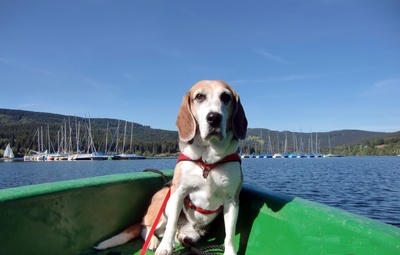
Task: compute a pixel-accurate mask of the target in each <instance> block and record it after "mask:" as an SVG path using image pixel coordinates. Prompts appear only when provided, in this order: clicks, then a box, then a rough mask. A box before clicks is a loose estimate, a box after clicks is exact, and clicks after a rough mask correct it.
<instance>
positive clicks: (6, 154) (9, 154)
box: [3, 144, 14, 159]
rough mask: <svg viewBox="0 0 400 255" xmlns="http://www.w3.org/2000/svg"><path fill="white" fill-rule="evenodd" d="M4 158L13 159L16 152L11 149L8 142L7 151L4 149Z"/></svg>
mask: <svg viewBox="0 0 400 255" xmlns="http://www.w3.org/2000/svg"><path fill="white" fill-rule="evenodd" d="M3 158H4V159H13V158H14V153H13V151H12V149H11V146H10V144H7V147H6V149H5V151H4V155H3Z"/></svg>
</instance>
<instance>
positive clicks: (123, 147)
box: [122, 120, 128, 153]
mask: <svg viewBox="0 0 400 255" xmlns="http://www.w3.org/2000/svg"><path fill="white" fill-rule="evenodd" d="M127 122H128V121H126V120H125V128H124V141H123V142H122V153H125V139H126V123H127Z"/></svg>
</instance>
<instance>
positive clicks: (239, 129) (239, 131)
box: [232, 92, 247, 140]
mask: <svg viewBox="0 0 400 255" xmlns="http://www.w3.org/2000/svg"><path fill="white" fill-rule="evenodd" d="M233 95H234V97H235V99H236V102H235V103H236V104H235V105H236V106H235V110H234V113H233V118H232V129H233V133H234V134H235V136H236V138H237V139H240V140H243V139H246V133H247V119H246V115H245V113H244V109H243V106H242V104H241V103H240V98H239V95H238V94H237V93H236V92H233Z"/></svg>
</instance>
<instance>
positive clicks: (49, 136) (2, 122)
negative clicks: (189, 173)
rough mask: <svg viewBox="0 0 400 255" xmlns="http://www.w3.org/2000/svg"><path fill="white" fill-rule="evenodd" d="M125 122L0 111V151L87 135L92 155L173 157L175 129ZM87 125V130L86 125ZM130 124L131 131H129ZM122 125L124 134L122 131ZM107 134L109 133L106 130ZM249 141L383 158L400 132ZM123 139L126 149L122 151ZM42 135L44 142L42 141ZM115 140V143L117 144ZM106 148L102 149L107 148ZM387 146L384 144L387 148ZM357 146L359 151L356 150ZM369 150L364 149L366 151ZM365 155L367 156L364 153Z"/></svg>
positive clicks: (250, 145) (258, 135) (253, 133)
mask: <svg viewBox="0 0 400 255" xmlns="http://www.w3.org/2000/svg"><path fill="white" fill-rule="evenodd" d="M125 123H126V122H125V121H124V120H117V119H106V118H93V119H89V118H82V117H76V116H65V115H60V114H53V113H41V112H31V111H22V110H10V109H1V108H0V150H2V149H4V148H5V146H6V144H7V143H11V146H12V147H13V151H14V154H17V155H19V156H21V155H24V154H25V153H26V152H27V151H28V150H29V149H32V150H38V131H39V133H40V134H41V135H40V136H39V137H40V139H41V140H40V141H42V140H43V144H44V149H47V147H49V148H50V150H57V149H56V148H57V147H59V146H64V148H65V146H66V144H67V143H68V144H69V146H70V147H71V148H72V149H73V150H75V148H76V147H77V142H76V141H77V140H78V143H79V144H78V146H79V147H80V150H85V146H86V147H87V144H88V141H89V131H90V132H91V137H92V139H93V143H94V145H95V147H96V149H97V151H107V150H108V151H116V150H118V151H119V152H123V151H125V152H129V153H131V152H132V153H136V154H141V155H146V156H148V155H156V154H158V155H159V154H165V155H171V154H176V153H178V142H177V141H178V133H177V131H167V130H160V129H153V128H151V127H150V126H145V125H141V124H138V123H132V122H127V123H126V124H125ZM89 124H90V127H89ZM132 124H133V129H132ZM125 125H126V131H125ZM131 129H132V130H133V132H132V138H133V144H132V146H131V145H130V139H131ZM107 131H108V132H107ZM247 134H248V138H247V139H246V141H244V142H242V143H241V144H242V146H243V147H246V148H247V150H248V152H250V153H254V152H255V153H257V152H265V151H266V150H267V147H268V145H269V144H271V147H273V149H274V151H278V150H279V151H280V152H283V149H284V146H285V144H286V145H287V150H288V151H292V150H294V149H293V148H296V147H297V148H298V147H299V146H300V144H301V143H302V144H303V147H304V150H305V151H307V150H310V149H311V148H313V150H314V151H315V150H316V149H318V150H319V151H320V152H323V153H327V152H328V148H329V143H330V147H331V148H332V149H334V148H336V149H337V150H336V152H337V153H344V154H362V155H363V154H368V155H376V154H378V155H379V153H382V150H380V151H376V148H383V147H385V146H386V148H389V150H386V151H384V152H383V153H384V154H385V155H392V154H393V155H394V154H399V153H400V132H396V133H381V132H370V131H361V130H339V131H331V132H320V133H316V132H290V131H279V132H278V131H273V130H269V129H261V128H249V129H248V132H247ZM124 135H125V147H124V148H122V145H123V138H124ZM42 137H43V138H42ZM117 141H118V142H117ZM106 145H107V148H106ZM387 145H388V146H387ZM360 148H361V149H360ZM367 149H368V150H367ZM360 150H361V151H360ZM367 151H368V152H367Z"/></svg>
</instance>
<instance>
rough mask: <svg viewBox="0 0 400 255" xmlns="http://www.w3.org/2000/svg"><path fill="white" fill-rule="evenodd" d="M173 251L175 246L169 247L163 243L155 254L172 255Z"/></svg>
mask: <svg viewBox="0 0 400 255" xmlns="http://www.w3.org/2000/svg"><path fill="white" fill-rule="evenodd" d="M173 250H174V246H173V245H168V244H166V243H165V242H161V244H160V245H159V246H158V248H157V250H156V252H155V255H171V254H172V251H173Z"/></svg>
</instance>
